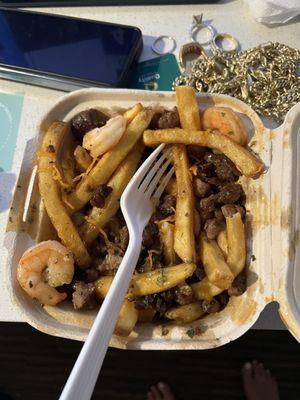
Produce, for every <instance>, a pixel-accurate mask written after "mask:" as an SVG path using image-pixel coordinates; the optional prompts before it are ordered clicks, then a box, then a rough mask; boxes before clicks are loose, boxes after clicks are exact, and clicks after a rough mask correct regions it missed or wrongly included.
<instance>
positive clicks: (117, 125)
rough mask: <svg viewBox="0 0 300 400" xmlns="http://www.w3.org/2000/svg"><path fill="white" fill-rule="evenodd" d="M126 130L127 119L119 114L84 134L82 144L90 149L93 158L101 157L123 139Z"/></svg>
mask: <svg viewBox="0 0 300 400" xmlns="http://www.w3.org/2000/svg"><path fill="white" fill-rule="evenodd" d="M125 130H126V119H125V118H124V117H123V116H122V115H117V116H116V117H113V118H111V119H109V120H108V121H107V122H106V124H105V125H104V126H102V127H101V128H94V129H92V130H91V131H89V132H87V133H86V134H85V135H84V138H83V142H82V146H83V147H84V148H85V149H87V150H89V151H90V154H91V156H92V157H93V158H96V157H99V156H101V155H102V154H104V153H105V152H107V151H108V150H110V149H111V148H112V147H114V146H115V145H116V144H117V143H118V142H119V140H120V139H121V137H122V135H123V133H124V132H125Z"/></svg>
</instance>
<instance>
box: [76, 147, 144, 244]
mask: <svg viewBox="0 0 300 400" xmlns="http://www.w3.org/2000/svg"><path fill="white" fill-rule="evenodd" d="M143 149H144V145H143V143H142V142H139V143H137V144H136V145H135V146H134V148H133V149H132V150H131V152H130V153H129V154H128V156H127V157H126V158H125V159H124V160H123V161H122V162H121V164H120V165H119V167H118V168H117V170H116V171H115V173H114V174H113V176H112V177H111V179H110V180H109V181H108V183H107V184H108V186H110V187H111V188H112V193H111V194H110V195H109V197H108V198H107V199H106V201H105V206H104V207H103V208H99V207H93V208H92V210H91V213H90V214H89V216H88V218H87V221H86V222H85V223H84V224H83V225H82V227H81V229H80V233H81V237H82V239H83V241H84V242H85V243H86V244H90V243H92V242H93V240H95V239H96V237H97V236H98V234H99V229H101V228H103V227H104V226H105V225H106V223H107V222H108V221H109V220H110V219H111V218H112V217H113V216H114V215H115V214H116V212H117V211H118V209H119V208H120V198H121V196H122V193H123V192H124V190H125V188H126V186H127V184H128V182H129V181H130V179H131V178H132V176H133V175H134V173H135V171H136V168H137V165H138V163H139V161H140V159H141V156H142V153H143Z"/></svg>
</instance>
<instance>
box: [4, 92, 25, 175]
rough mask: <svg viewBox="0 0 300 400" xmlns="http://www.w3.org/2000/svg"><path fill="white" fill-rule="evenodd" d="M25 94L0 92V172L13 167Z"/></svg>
mask: <svg viewBox="0 0 300 400" xmlns="http://www.w3.org/2000/svg"><path fill="white" fill-rule="evenodd" d="M23 99H24V95H23V94H22V93H15V94H9V93H0V138H1V140H0V172H2V171H5V172H8V171H10V169H11V166H12V161H13V156H14V150H15V146H16V141H17V136H18V130H19V123H20V118H21V114H22V107H23Z"/></svg>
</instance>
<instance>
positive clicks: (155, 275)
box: [127, 263, 196, 298]
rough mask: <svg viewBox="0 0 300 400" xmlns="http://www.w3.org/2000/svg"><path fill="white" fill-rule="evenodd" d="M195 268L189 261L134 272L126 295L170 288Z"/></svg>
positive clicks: (180, 281)
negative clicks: (187, 262) (148, 270)
mask: <svg viewBox="0 0 300 400" xmlns="http://www.w3.org/2000/svg"><path fill="white" fill-rule="evenodd" d="M195 269H196V265H195V264H192V263H189V264H179V265H175V266H173V267H166V268H159V269H156V270H154V271H150V272H144V273H142V274H136V275H134V276H133V277H132V279H131V283H130V286H129V289H128V294H127V297H129V298H135V297H140V296H146V295H148V294H153V293H159V292H163V291H164V290H168V289H171V288H172V287H174V286H177V285H178V284H179V283H182V282H183V281H184V280H185V279H187V278H188V277H190V276H192V275H193V273H194V271H195Z"/></svg>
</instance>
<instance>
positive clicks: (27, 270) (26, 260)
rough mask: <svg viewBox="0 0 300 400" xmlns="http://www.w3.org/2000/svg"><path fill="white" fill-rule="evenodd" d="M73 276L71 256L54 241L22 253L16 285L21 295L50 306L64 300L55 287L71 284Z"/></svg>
mask: <svg viewBox="0 0 300 400" xmlns="http://www.w3.org/2000/svg"><path fill="white" fill-rule="evenodd" d="M73 275H74V259H73V255H72V253H71V252H70V251H69V250H68V249H67V248H66V247H65V246H63V245H62V244H61V243H59V242H57V241H55V240H48V241H45V242H41V243H39V244H37V245H36V246H33V247H31V248H29V249H28V250H26V251H25V253H24V254H23V256H22V257H21V259H20V261H19V265H18V271H17V279H18V282H19V284H20V285H21V287H22V288H23V289H24V290H25V292H26V293H27V294H28V295H29V296H30V297H32V298H35V299H37V300H38V301H39V302H40V303H42V304H47V305H51V306H55V305H56V304H57V303H60V302H61V301H63V300H65V299H66V297H67V294H66V293H60V292H58V291H57V290H56V289H55V288H56V287H58V286H61V285H64V284H68V283H71V282H72V279H73Z"/></svg>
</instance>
